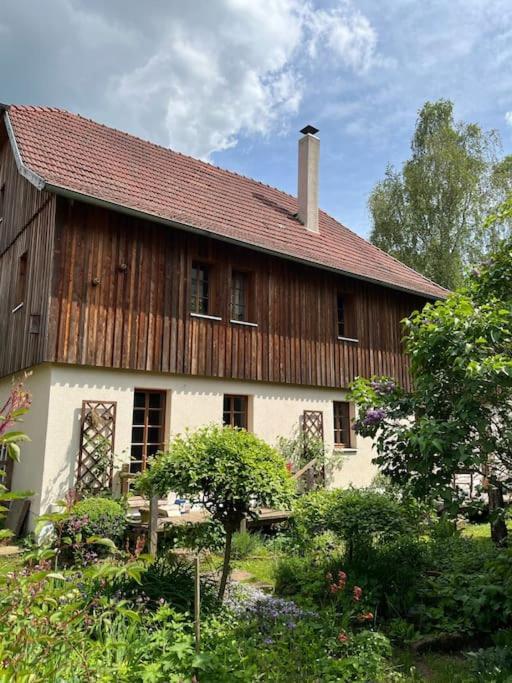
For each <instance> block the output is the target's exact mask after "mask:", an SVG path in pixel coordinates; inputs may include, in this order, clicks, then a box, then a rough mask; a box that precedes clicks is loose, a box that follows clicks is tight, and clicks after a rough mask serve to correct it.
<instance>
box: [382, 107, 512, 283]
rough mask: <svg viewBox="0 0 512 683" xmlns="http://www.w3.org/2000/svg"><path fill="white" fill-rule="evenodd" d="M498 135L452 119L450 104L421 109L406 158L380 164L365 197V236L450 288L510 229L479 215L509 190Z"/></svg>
mask: <svg viewBox="0 0 512 683" xmlns="http://www.w3.org/2000/svg"><path fill="white" fill-rule="evenodd" d="M498 147H499V139H498V138H497V134H496V133H495V132H494V131H491V132H489V133H486V132H484V131H482V129H481V128H480V127H479V126H478V125H476V124H466V123H462V122H459V123H456V122H455V121H454V118H453V104H452V102H450V101H447V100H438V101H436V102H426V103H425V105H424V106H423V107H422V109H421V110H420V111H419V114H418V120H417V123H416V130H415V133H414V136H413V139H412V144H411V150H412V155H411V158H410V159H409V160H408V161H406V162H405V164H404V166H403V169H402V171H401V172H397V171H396V170H394V169H393V168H392V167H388V168H387V170H386V174H385V178H384V180H382V181H381V182H379V183H378V184H377V185H376V186H375V188H374V189H373V192H372V193H371V195H370V199H369V208H370V213H371V215H372V220H373V229H372V233H371V241H372V242H373V243H374V244H376V245H377V246H378V247H380V248H382V249H384V251H387V252H388V253H390V254H392V255H393V256H395V257H396V258H398V259H399V260H400V261H403V262H404V263H406V264H407V265H409V266H411V267H412V268H414V269H415V270H418V271H419V272H421V273H423V274H424V275H426V276H427V277H429V278H430V279H432V280H434V281H435V282H438V283H439V284H440V285H443V286H445V287H447V288H449V289H452V288H454V287H456V286H458V285H459V284H460V283H461V279H462V274H463V269H464V267H466V266H468V264H470V263H473V262H474V261H475V260H477V259H479V258H481V257H482V256H483V255H484V254H485V253H486V252H487V251H488V250H489V248H490V247H493V246H494V245H495V243H496V241H497V239H498V237H500V236H503V235H504V233H506V231H507V226H508V228H510V217H507V216H503V217H502V219H501V220H500V221H499V222H498V221H496V222H495V223H494V224H493V225H492V226H484V217H485V216H486V215H487V214H488V213H489V212H490V211H492V210H493V209H494V208H495V207H496V206H497V205H499V203H500V202H501V201H503V199H504V197H505V196H506V194H507V192H510V191H511V189H512V157H505V158H504V159H502V160H501V161H499V162H497V160H496V152H497V149H498Z"/></svg>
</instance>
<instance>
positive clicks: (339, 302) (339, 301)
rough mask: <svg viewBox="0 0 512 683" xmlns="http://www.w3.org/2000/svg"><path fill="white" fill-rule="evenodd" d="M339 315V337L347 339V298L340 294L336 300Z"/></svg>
mask: <svg viewBox="0 0 512 683" xmlns="http://www.w3.org/2000/svg"><path fill="white" fill-rule="evenodd" d="M336 307H337V314H338V318H337V320H338V337H345V297H344V296H343V294H339V293H338V296H337V300H336Z"/></svg>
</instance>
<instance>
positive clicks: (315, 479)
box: [300, 410, 325, 490]
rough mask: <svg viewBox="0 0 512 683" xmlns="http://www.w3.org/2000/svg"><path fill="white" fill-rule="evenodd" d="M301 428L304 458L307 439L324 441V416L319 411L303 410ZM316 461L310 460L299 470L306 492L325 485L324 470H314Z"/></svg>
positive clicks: (322, 468)
mask: <svg viewBox="0 0 512 683" xmlns="http://www.w3.org/2000/svg"><path fill="white" fill-rule="evenodd" d="M301 428H302V433H303V435H304V437H305V438H304V456H306V449H307V441H308V439H319V440H320V441H322V442H323V440H324V414H323V412H322V411H321V410H305V411H304V412H303V413H302V419H301ZM316 467H318V466H317V465H316V461H315V460H312V461H311V462H309V463H308V464H307V465H305V466H304V467H303V468H302V469H301V470H300V473H301V477H302V479H303V483H304V486H305V489H306V490H311V489H313V488H314V487H316V486H317V485H319V484H320V485H323V484H324V483H325V468H324V467H323V466H322V467H321V468H318V469H316Z"/></svg>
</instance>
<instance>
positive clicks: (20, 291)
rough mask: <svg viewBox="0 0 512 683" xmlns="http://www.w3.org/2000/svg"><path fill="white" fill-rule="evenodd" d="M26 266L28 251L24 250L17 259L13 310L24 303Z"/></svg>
mask: <svg viewBox="0 0 512 683" xmlns="http://www.w3.org/2000/svg"><path fill="white" fill-rule="evenodd" d="M27 268H28V251H26V252H24V253H23V254H22V255H21V256H20V257H19V259H18V273H17V275H16V301H15V302H14V306H15V310H16V309H17V308H19V307H20V306H21V305H22V304H24V303H25V298H26V296H27Z"/></svg>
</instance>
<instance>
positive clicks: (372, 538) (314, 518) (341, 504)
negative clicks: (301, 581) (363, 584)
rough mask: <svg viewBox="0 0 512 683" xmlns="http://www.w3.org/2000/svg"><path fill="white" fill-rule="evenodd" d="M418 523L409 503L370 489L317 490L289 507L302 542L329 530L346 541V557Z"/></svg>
mask: <svg viewBox="0 0 512 683" xmlns="http://www.w3.org/2000/svg"><path fill="white" fill-rule="evenodd" d="M419 523H420V518H419V514H416V513H415V512H414V511H413V510H412V509H411V508H410V507H409V506H406V505H403V504H402V503H401V502H400V501H399V500H398V499H393V498H391V497H389V496H387V495H386V494H384V493H380V492H378V491H374V490H371V489H333V490H330V491H327V490H323V491H318V492H314V493H311V494H309V495H307V496H302V497H301V498H299V499H298V500H297V501H296V503H295V505H294V508H293V524H294V526H295V530H296V533H297V535H298V537H299V538H300V539H301V540H302V541H303V542H304V543H305V544H307V541H308V539H311V538H314V537H315V536H316V535H317V534H320V533H323V532H326V531H331V532H333V533H334V535H335V536H337V537H338V538H339V539H340V540H342V541H343V542H344V543H345V544H346V547H347V551H348V559H350V560H352V559H353V557H354V555H355V554H358V553H359V554H360V553H364V552H365V551H366V549H367V548H369V547H371V546H373V545H375V544H376V543H377V542H378V541H379V540H380V539H383V538H385V539H387V540H388V541H389V540H391V539H393V538H396V537H398V536H401V535H403V534H405V533H407V532H409V531H412V530H416V529H418V526H419Z"/></svg>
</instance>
